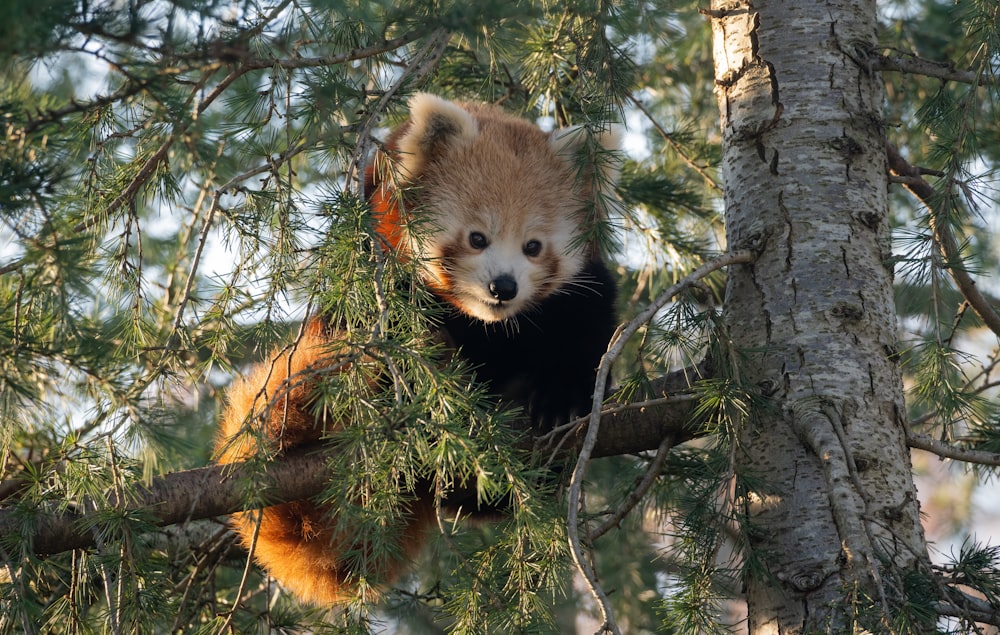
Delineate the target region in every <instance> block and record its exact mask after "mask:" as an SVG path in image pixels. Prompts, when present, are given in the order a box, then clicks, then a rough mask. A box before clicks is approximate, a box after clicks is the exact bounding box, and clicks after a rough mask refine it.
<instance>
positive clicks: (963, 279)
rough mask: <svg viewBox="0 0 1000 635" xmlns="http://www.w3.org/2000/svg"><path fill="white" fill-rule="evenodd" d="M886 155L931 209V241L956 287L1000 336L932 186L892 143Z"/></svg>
mask: <svg viewBox="0 0 1000 635" xmlns="http://www.w3.org/2000/svg"><path fill="white" fill-rule="evenodd" d="M885 146H886V155H887V156H888V158H889V169H890V170H891V171H892V172H893V173H895V174H896V175H897V176H900V177H904V178H905V179H906V180H905V181H904V182H903V184H904V186H905V187H906V189H908V190H909V191H910V192H911V193H912V194H913V195H914V196H916V197H917V198H918V199H919V200H920V202H921V203H923V204H924V206H925V207H927V210H928V212H929V213H930V225H931V231H932V232H933V233H934V241H935V242H936V243H937V245H938V248H939V249H940V250H941V254H942V255H943V256H944V259H945V263H946V265H947V268H948V271H949V273H951V277H952V279H953V280H954V281H955V285H956V286H958V289H959V291H961V292H962V295H963V296H964V297H965V299H966V300H967V301H968V302H969V305H970V306H972V310H973V311H975V312H976V315H978V316H979V319H980V320H982V321H983V324H985V325H986V327H987V328H989V329H990V330H991V331H993V332H994V333H996V334H997V335H998V336H1000V314H998V313H997V311H996V309H994V308H993V306H992V305H991V304H990V302H989V300H987V299H986V297H985V296H984V295H983V294H982V292H981V291H980V290H979V288H978V287H977V286H976V281H975V280H973V279H972V276H970V275H969V272H968V271H966V270H965V269H963V268H962V265H961V263H962V256H961V249H960V248H959V245H958V241H957V240H956V239H955V235H954V234H952V231H951V227H949V225H948V222H947V221H946V220H945V219H942V218H941V217H940V210H939V209H938V208H937V206H936V205H935V201H936V200H937V198H938V196H937V193H936V192H935V191H934V188H933V187H932V186H931V185H930V184H929V183H928V182H927V181H925V180H924V178H923V176H922V175H921V171H920V170H919V169H917V168H914V167H913V166H912V165H910V164H909V163H908V162H907V161H906V160H905V159H904V158H903V157H902V155H901V154H900V153H899V150H898V149H896V147H895V146H894V145H893V144H891V143H888V142H887V143H886V144H885Z"/></svg>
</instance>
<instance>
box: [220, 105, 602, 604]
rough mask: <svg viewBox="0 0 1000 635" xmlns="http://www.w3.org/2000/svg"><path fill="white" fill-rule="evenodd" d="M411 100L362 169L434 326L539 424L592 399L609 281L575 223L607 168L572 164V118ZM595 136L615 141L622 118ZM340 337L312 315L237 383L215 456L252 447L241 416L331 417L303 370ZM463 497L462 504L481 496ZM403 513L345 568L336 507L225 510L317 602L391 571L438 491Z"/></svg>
mask: <svg viewBox="0 0 1000 635" xmlns="http://www.w3.org/2000/svg"><path fill="white" fill-rule="evenodd" d="M409 107H410V111H409V119H408V120H407V121H406V122H404V123H403V124H402V125H400V126H399V127H398V128H397V129H396V130H394V131H393V132H392V133H391V134H390V136H389V138H388V139H387V140H386V142H385V144H384V147H383V150H380V151H379V152H378V153H376V157H375V159H374V161H373V162H372V164H371V166H370V167H369V169H368V170H367V172H366V194H367V195H368V197H369V200H370V202H371V206H372V210H373V213H374V221H375V225H376V229H377V232H378V233H379V234H380V235H381V237H382V238H383V239H384V242H385V244H386V245H387V246H388V247H389V248H391V249H395V250H397V251H398V252H399V253H400V254H401V255H403V256H405V257H407V258H411V259H412V260H413V261H414V262H415V263H416V264H417V266H418V270H419V275H420V277H421V279H422V281H423V283H424V284H426V285H427V287H428V288H429V289H430V290H431V291H432V292H433V294H434V295H435V296H436V297H437V298H439V299H440V301H441V304H442V307H443V315H442V317H441V318H440V320H441V324H440V329H441V339H442V340H443V341H445V342H447V344H448V345H449V346H450V347H453V348H454V351H455V354H457V355H459V356H460V357H461V358H463V359H465V360H467V361H468V362H469V364H470V366H471V367H472V368H473V369H474V372H475V378H476V380H477V381H478V382H481V383H482V384H484V386H485V387H486V388H487V390H488V392H490V393H491V394H494V395H496V397H497V399H498V400H500V401H501V402H502V403H505V404H509V405H511V406H516V407H520V408H521V409H522V410H523V411H524V412H525V413H526V414H527V415H528V416H529V417H530V419H531V420H532V422H533V423H534V425H535V426H536V427H537V428H542V429H544V428H549V427H551V426H552V425H554V424H556V423H558V422H565V421H567V420H569V419H571V418H573V417H575V416H578V415H582V414H585V413H586V412H589V410H590V404H591V398H592V394H593V390H594V380H595V378H596V368H597V365H598V363H599V362H600V358H601V355H602V354H603V353H604V351H605V349H606V348H607V344H608V341H609V339H610V338H611V335H612V333H613V331H614V328H615V325H616V318H615V311H614V302H615V285H614V281H613V279H612V276H611V275H610V273H609V272H608V270H607V268H606V267H605V265H604V263H603V261H602V260H601V257H600V253H599V250H598V248H597V247H596V245H594V244H592V243H591V242H588V240H587V239H586V237H585V235H584V233H583V232H584V230H585V228H586V227H587V224H588V223H589V222H592V221H591V220H589V219H591V218H592V214H593V212H592V210H593V209H594V208H593V207H592V205H593V202H594V201H595V200H599V199H600V197H603V196H605V195H606V194H607V192H603V191H595V190H594V189H593V188H594V187H595V186H597V187H610V180H611V177H612V176H613V175H612V172H613V171H612V170H606V169H601V168H600V167H595V166H590V167H589V168H587V167H586V166H583V167H581V165H580V160H579V157H578V154H579V150H580V145H581V143H583V142H584V141H585V139H586V134H585V133H584V131H582V130H576V129H568V130H565V131H557V132H555V133H551V134H548V133H545V132H543V131H542V130H540V129H539V128H538V127H536V126H534V125H532V124H531V123H529V122H527V121H525V120H523V119H520V118H517V117H514V116H512V115H509V114H506V113H504V112H503V111H501V110H499V109H497V108H494V107H492V106H488V105H482V104H471V103H457V102H451V101H447V100H444V99H441V98H439V97H436V96H433V95H429V94H418V95H416V96H414V97H413V98H412V99H411V100H410V102H409ZM597 141H598V142H599V143H600V145H601V146H603V147H604V148H606V149H613V148H614V147H615V146H617V143H618V139H617V134H616V131H610V132H606V133H603V134H600V135H598V138H597ZM595 169H597V170H600V172H599V173H595V172H594V170H595ZM599 207H600V206H599ZM417 220H419V221H420V222H414V221H417ZM411 227H412V228H414V229H413V231H411ZM337 337H338V333H337V329H336V327H335V326H332V325H330V323H329V322H328V321H327V320H325V319H324V317H323V316H322V315H320V316H316V317H314V318H312V319H311V320H310V322H309V324H308V326H307V329H306V333H305V336H304V337H303V339H302V340H301V341H300V342H299V343H298V345H297V346H296V347H294V349H290V352H288V351H286V352H283V353H280V354H276V355H274V356H272V358H271V361H269V362H265V363H263V364H261V365H259V366H258V367H257V368H256V369H254V370H253V371H251V373H250V374H248V375H247V376H246V377H243V378H241V379H238V380H237V381H236V382H234V385H233V387H232V388H231V389H230V392H229V403H228V407H227V410H226V412H225V414H224V415H223V418H222V422H221V424H220V430H219V435H218V440H217V443H216V451H217V454H218V456H219V457H220V458H219V461H220V462H221V463H231V462H235V461H240V460H244V459H247V458H249V457H250V456H252V455H254V454H255V453H256V451H257V448H258V445H259V440H258V439H257V437H255V436H254V435H253V434H251V433H250V432H249V431H248V424H249V425H250V426H262V427H263V433H264V436H265V438H267V439H269V440H271V441H272V442H274V443H275V444H276V446H277V447H278V448H279V449H288V448H291V447H295V446H299V445H303V444H307V443H314V442H316V441H318V440H319V439H320V437H321V436H322V434H323V431H324V429H327V430H328V429H331V428H335V427H336V426H337V425H339V424H338V423H337V422H331V421H325V420H322V416H321V415H316V414H314V411H313V408H312V407H311V406H312V405H313V404H314V403H315V400H314V397H313V395H312V394H311V393H312V391H313V389H314V380H312V379H310V375H311V374H315V373H316V372H337V368H338V366H337V365H338V363H340V362H339V360H338V359H336V357H335V355H334V354H333V353H332V352H331V346H330V344H331V343H333V342H335V341H336V339H337ZM346 398H350V397H346ZM318 419H319V420H318ZM472 498H474V496H473V497H472ZM460 502H461V504H463V505H464V508H465V509H466V510H468V508H469V506H470V505H471V506H473V507H474V505H475V502H476V501H475V500H464V501H460ZM484 511H485V510H484ZM408 512H409V513H408V515H407V517H406V521H405V522H406V526H405V527H403V528H401V530H400V534H399V535H400V536H401V539H400V544H399V545H398V549H396V550H395V551H396V553H395V554H393V555H391V556H389V555H387V556H385V557H382V558H380V559H379V560H378V562H379V566H378V567H377V568H378V569H379V570H378V571H375V572H372V571H365V572H359V571H354V570H352V567H351V566H350V564H349V562H348V561H347V559H346V558H345V557H344V554H345V553H347V552H349V551H353V552H355V553H356V552H357V551H358V549H359V548H361V546H362V545H363V544H364V537H363V536H357V537H354V536H345V535H344V534H345V532H344V531H343V528H340V531H335V526H336V522H335V516H336V510H330V509H327V508H324V507H323V506H321V505H318V504H314V503H312V502H309V501H296V502H292V503H285V504H280V505H275V506H272V507H267V508H265V509H263V510H262V511H261V512H260V514H261V516H260V522H259V529H258V527H257V524H258V523H257V519H256V517H255V514H254V513H252V512H247V513H241V514H235V515H234V516H233V522H234V526H235V528H236V530H237V532H238V533H239V534H240V536H241V538H242V541H243V544H244V545H245V546H247V547H248V548H249V547H250V546H251V544H253V546H254V555H255V557H256V559H257V561H258V562H259V563H260V564H261V565H262V566H264V567H265V568H266V569H267V570H268V572H269V573H270V574H271V575H272V576H273V577H274V578H276V579H277V580H278V581H279V582H281V584H282V585H283V586H284V587H285V588H286V589H288V590H289V591H291V592H292V593H294V594H295V595H297V596H298V597H299V598H300V599H302V600H304V601H307V602H311V603H315V604H320V605H322V604H332V603H336V602H340V601H343V600H345V599H347V598H349V597H351V596H352V595H353V594H354V592H355V591H356V590H357V584H358V578H359V575H360V574H362V573H363V574H364V575H365V576H366V577H365V580H366V582H368V583H371V582H372V581H373V578H377V579H376V580H375V583H376V584H377V585H379V586H386V585H389V584H392V583H393V582H394V581H395V580H396V579H398V577H399V575H400V574H402V573H403V572H404V571H405V570H406V568H407V567H408V566H409V565H410V564H411V563H412V562H413V560H414V559H415V558H416V556H417V555H418V553H419V551H420V549H421V547H422V546H423V544H424V542H425V540H426V535H427V530H428V529H429V528H430V526H432V525H433V524H435V523H436V520H435V512H434V503H433V496H432V495H431V494H430V493H429V492H414V500H413V502H412V503H411V504H410V505H409V509H408ZM255 533H256V534H257V537H256V541H254V534H255ZM347 533H349V532H347ZM354 538H356V542H355V541H354V540H353V539H354Z"/></svg>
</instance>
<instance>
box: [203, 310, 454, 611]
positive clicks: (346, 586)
mask: <svg viewBox="0 0 1000 635" xmlns="http://www.w3.org/2000/svg"><path fill="white" fill-rule="evenodd" d="M335 337H336V334H335V332H333V331H332V330H331V329H330V327H329V326H328V325H326V324H325V323H324V322H323V321H322V320H320V319H314V320H313V321H312V322H310V324H309V326H308V328H307V331H306V333H305V335H304V337H303V338H302V339H301V340H300V341H299V342H298V344H297V346H295V347H294V348H289V350H286V351H283V352H278V353H276V354H275V355H273V356H272V357H271V361H266V362H263V363H261V364H259V365H258V366H257V367H255V368H254V369H253V370H252V371H251V372H250V373H249V374H248V375H246V376H245V377H242V378H239V379H237V380H236V381H234V383H233V386H232V387H231V388H230V390H229V394H228V405H227V408H226V412H225V413H224V415H223V417H222V420H221V423H220V427H219V435H218V438H217V440H216V447H215V450H216V455H217V456H218V461H219V462H220V463H233V462H238V461H242V460H245V459H247V458H250V457H251V456H253V455H254V454H256V453H257V452H258V451H259V450H260V448H261V445H262V444H265V445H266V444H269V443H270V444H273V445H272V446H271V449H277V450H287V449H290V448H293V447H297V446H301V445H303V444H308V443H315V442H316V441H318V440H319V439H320V437H321V436H322V434H323V431H324V427H325V426H331V425H336V424H335V423H332V422H327V421H322V420H318V419H317V416H316V415H315V414H314V409H313V408H312V405H313V401H314V395H313V392H314V390H313V388H314V386H315V376H316V374H317V373H318V372H342V371H343V370H344V368H345V366H344V362H343V360H342V358H341V357H339V356H337V355H336V354H335V353H333V352H332V351H331V343H332V342H334V339H333V338H335ZM407 511H408V514H407V515H406V518H405V521H404V522H403V523H402V526H401V527H400V528H399V534H398V536H399V539H398V545H397V548H396V549H389V550H386V551H388V552H391V553H377V554H376V553H373V552H372V549H371V548H370V546H369V544H368V541H367V538H368V537H367V536H364V535H359V534H360V532H358V531H354V530H352V528H350V527H343V526H338V523H337V511H336V510H335V509H331V508H329V507H328V506H322V505H317V504H314V503H312V502H310V501H295V502H290V503H284V504H281V505H274V506H272V507H267V508H265V509H263V510H260V511H247V512H242V513H238V514H234V515H233V516H232V520H233V527H234V529H235V530H236V531H237V533H239V535H240V538H241V540H242V542H243V545H244V546H245V547H246V548H247V549H248V550H250V549H252V550H253V554H254V556H255V558H256V560H257V562H259V563H260V564H261V566H263V567H264V568H265V569H267V571H268V572H269V573H270V574H271V575H272V576H273V577H274V578H275V579H277V580H278V581H279V582H280V583H281V584H282V585H283V586H284V587H285V588H286V589H288V590H289V591H291V592H292V593H294V594H295V595H296V596H298V597H299V598H300V599H301V600H304V601H307V602H311V603H314V604H318V605H322V604H331V603H336V602H342V601H344V600H347V599H348V598H350V597H351V596H353V595H354V594H355V593H356V591H357V590H358V587H359V584H360V583H361V581H362V577H363V579H364V583H365V584H366V585H371V586H372V587H373V588H378V587H384V586H385V585H389V584H392V583H393V582H394V581H395V580H396V579H398V577H399V576H400V574H401V573H403V572H404V571H405V570H406V569H407V568H408V567H409V565H410V564H411V563H412V562H413V560H414V559H415V558H416V557H417V555H418V554H419V552H420V550H421V548H422V547H423V544H424V542H425V540H426V534H427V529H428V527H429V526H430V525H431V524H433V523H434V506H433V503H432V502H431V500H430V499H429V497H424V498H417V499H416V500H414V501H413V502H412V503H411V504H410V505H409V509H408V510H407ZM258 523H259V525H260V527H259V530H258V527H257V526H258ZM254 534H257V537H256V541H255V540H254ZM358 562H364V569H365V570H364V571H358V570H356V569H357V565H356V563H358Z"/></svg>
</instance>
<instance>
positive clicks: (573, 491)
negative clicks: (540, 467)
mask: <svg viewBox="0 0 1000 635" xmlns="http://www.w3.org/2000/svg"><path fill="white" fill-rule="evenodd" d="M752 260H753V255H752V253H751V252H750V251H748V250H736V251H731V252H728V253H726V254H723V255H721V256H719V257H718V258H715V259H713V260H711V261H709V262H706V263H705V264H703V265H701V266H700V267H698V268H697V269H695V270H694V271H692V272H691V273H690V274H688V275H687V276H685V277H684V278H682V279H681V280H679V281H678V282H677V283H675V284H673V285H672V286H670V288H668V289H666V290H665V291H664V292H663V293H661V294H660V295H659V296H658V297H657V298H656V299H655V300H654V301H653V302H652V303H650V305H649V306H648V307H646V309H645V310H643V311H642V312H641V313H639V314H638V315H637V316H636V317H635V318H633V319H632V320H631V321H630V322H628V323H627V324H625V325H623V326H620V327H619V328H618V330H617V331H616V332H615V334H614V336H613V337H612V338H611V342H610V343H609V344H608V350H607V352H606V353H605V354H604V355H603V356H602V357H601V363H600V365H599V366H598V368H597V380H596V381H595V382H594V395H593V401H592V405H591V411H590V422H589V424H588V426H587V435H586V437H585V438H584V441H583V444H582V446H581V447H580V455H579V457H578V458H577V461H576V466H575V467H574V469H573V475H572V477H571V478H570V487H569V497H568V498H569V510H568V513H567V528H566V530H567V533H568V538H569V545H570V554H571V555H572V557H573V562H574V563H575V564H576V566H577V568H578V570H579V571H580V573H581V574H582V575H583V577H584V580H585V581H586V583H587V586H588V587H589V588H590V591H591V594H592V595H593V596H594V597H595V598H596V599H597V602H598V606H599V608H600V610H601V615H602V619H603V620H604V625H603V627H602V628H603V629H604V630H606V631H609V632H611V633H615V634H616V635H620V630H619V628H618V625H617V624H616V623H615V621H614V615H613V612H612V609H611V603H610V601H609V600H608V597H607V595H606V594H605V592H604V590H603V589H602V588H601V585H600V582H599V581H598V580H597V575H596V573H595V572H594V570H593V568H592V567H591V565H590V563H589V562H587V559H586V558H585V557H584V554H583V547H582V544H581V540H580V520H579V512H580V502H581V497H582V494H583V480H584V477H585V475H586V473H587V466H588V464H589V462H590V457H591V455H592V454H593V451H594V447H595V446H596V445H597V439H598V433H599V432H600V422H601V405H602V403H603V400H604V394H605V390H606V388H607V383H608V377H609V375H610V373H611V364H612V363H613V362H614V360H615V359H617V358H618V357H619V356H620V355H621V353H622V351H623V350H624V349H625V344H626V342H627V341H628V339H629V338H630V337H632V336H633V335H634V334H635V333H636V332H638V330H639V329H640V328H642V326H643V325H644V324H646V323H647V322H649V321H650V320H652V319H653V316H655V315H656V314H657V313H658V312H659V311H660V309H662V308H663V307H664V306H665V305H666V304H667V303H668V302H670V301H671V300H672V299H673V298H674V296H676V295H677V294H678V293H680V292H681V291H683V290H684V289H687V288H688V287H690V286H692V285H694V284H695V283H697V282H698V281H699V280H701V279H702V278H704V277H705V276H707V275H708V274H710V273H712V272H713V271H716V270H718V269H721V268H723V267H726V266H729V265H732V264H736V263H749V262H752Z"/></svg>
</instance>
